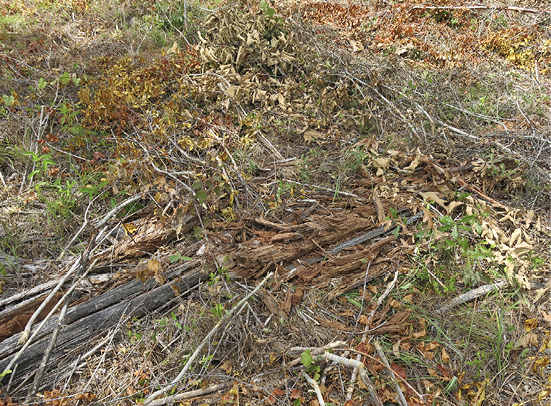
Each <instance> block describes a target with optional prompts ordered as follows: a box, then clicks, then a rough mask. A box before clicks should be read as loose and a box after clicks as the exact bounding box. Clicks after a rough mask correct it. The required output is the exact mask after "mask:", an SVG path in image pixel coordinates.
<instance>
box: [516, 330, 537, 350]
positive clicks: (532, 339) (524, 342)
mask: <svg viewBox="0 0 551 406" xmlns="http://www.w3.org/2000/svg"><path fill="white" fill-rule="evenodd" d="M529 345H533V346H537V345H538V335H537V334H536V333H526V334H525V335H524V336H522V337H521V338H520V339H519V340H518V341H517V342H516V345H515V347H517V348H518V347H522V348H526V347H528V346H529Z"/></svg>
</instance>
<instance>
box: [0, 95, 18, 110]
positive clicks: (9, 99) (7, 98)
mask: <svg viewBox="0 0 551 406" xmlns="http://www.w3.org/2000/svg"><path fill="white" fill-rule="evenodd" d="M2 100H4V103H5V104H6V106H8V107H10V106H11V105H12V104H13V102H14V101H15V97H13V96H8V95H5V94H4V95H2Z"/></svg>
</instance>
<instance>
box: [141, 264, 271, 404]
mask: <svg viewBox="0 0 551 406" xmlns="http://www.w3.org/2000/svg"><path fill="white" fill-rule="evenodd" d="M273 274H274V273H273V272H270V273H268V274H267V275H266V277H265V278H264V279H262V282H260V283H259V284H258V286H257V287H256V288H254V290H253V291H251V293H249V294H248V295H247V296H245V297H244V298H243V299H241V301H240V302H239V303H238V304H237V305H236V306H234V307H233V308H232V309H231V310H230V311H229V312H228V313H226V315H225V316H224V317H223V318H222V320H220V321H219V322H218V323H217V324H216V326H214V328H213V329H212V330H211V331H210V332H209V333H208V334H207V336H206V337H205V338H204V339H203V342H202V343H201V344H200V345H199V346H198V347H197V348H196V349H195V352H194V353H193V354H192V355H191V357H190V358H189V359H188V361H187V362H186V365H184V368H183V369H182V370H181V371H180V373H179V374H178V376H177V377H176V378H175V379H174V380H173V381H172V382H171V383H170V384H169V385H168V386H167V387H166V388H164V389H159V390H158V391H156V392H153V393H152V394H151V395H150V396H149V397H148V398H147V399H146V400H145V402H144V403H143V404H144V405H149V404H152V403H151V402H153V401H154V400H155V398H156V397H158V396H161V395H163V394H165V393H166V392H170V391H171V390H172V389H174V387H175V386H176V384H178V382H180V381H181V380H182V379H183V378H184V376H185V375H186V373H187V371H188V370H189V368H190V367H191V364H192V363H193V361H195V358H197V356H198V355H199V353H200V352H201V350H202V349H203V347H204V346H205V345H206V344H207V342H208V340H210V339H211V337H212V336H213V335H214V334H215V333H216V332H217V331H218V329H219V328H220V327H221V326H222V324H224V323H225V322H226V321H228V320H229V319H230V318H231V317H232V316H233V314H234V313H235V312H236V311H237V310H239V309H240V308H241V307H242V306H243V305H244V304H245V303H246V302H247V300H249V298H251V297H252V296H253V295H254V294H255V293H256V292H258V290H259V289H260V288H261V287H262V285H264V284H265V283H266V282H267V281H268V279H269V278H271V277H272V276H273Z"/></svg>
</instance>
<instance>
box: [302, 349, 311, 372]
mask: <svg viewBox="0 0 551 406" xmlns="http://www.w3.org/2000/svg"><path fill="white" fill-rule="evenodd" d="M300 362H301V363H302V365H304V366H305V367H306V368H308V367H309V366H310V365H312V362H314V358H312V355H311V354H310V350H306V351H304V352H303V353H302V354H301V355H300Z"/></svg>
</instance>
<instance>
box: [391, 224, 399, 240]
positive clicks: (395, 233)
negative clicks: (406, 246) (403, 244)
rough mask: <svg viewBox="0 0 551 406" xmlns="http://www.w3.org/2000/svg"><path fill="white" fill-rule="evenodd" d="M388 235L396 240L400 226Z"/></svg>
mask: <svg viewBox="0 0 551 406" xmlns="http://www.w3.org/2000/svg"><path fill="white" fill-rule="evenodd" d="M390 234H392V235H393V236H394V237H396V238H398V236H399V235H400V226H397V227H396V228H395V229H394V231H392V232H391V233H390Z"/></svg>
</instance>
